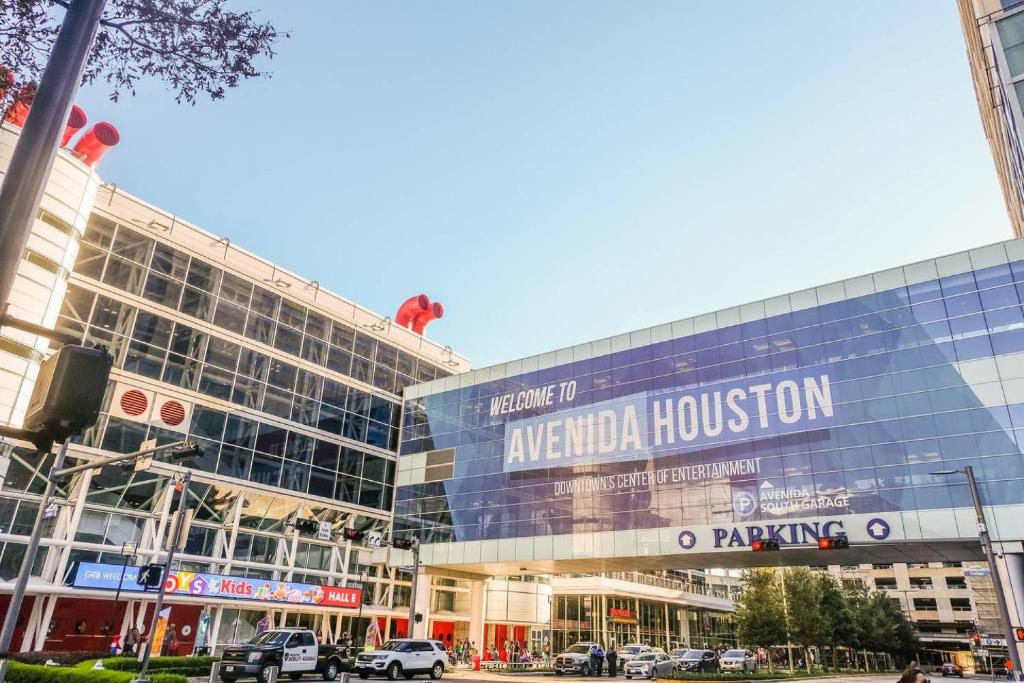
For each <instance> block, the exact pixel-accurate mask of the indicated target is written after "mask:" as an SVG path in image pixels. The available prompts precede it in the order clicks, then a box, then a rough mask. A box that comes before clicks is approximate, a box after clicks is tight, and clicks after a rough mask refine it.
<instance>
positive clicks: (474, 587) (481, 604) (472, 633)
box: [469, 581, 487, 648]
mask: <svg viewBox="0 0 1024 683" xmlns="http://www.w3.org/2000/svg"><path fill="white" fill-rule="evenodd" d="M486 620H487V582H486V581H472V582H470V584H469V641H470V642H471V643H476V646H477V648H483V643H484V623H486Z"/></svg>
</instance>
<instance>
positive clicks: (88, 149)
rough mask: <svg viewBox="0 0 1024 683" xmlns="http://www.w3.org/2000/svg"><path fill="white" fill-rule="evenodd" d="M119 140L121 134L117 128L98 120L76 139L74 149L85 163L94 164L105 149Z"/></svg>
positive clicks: (101, 156) (100, 157) (105, 151)
mask: <svg viewBox="0 0 1024 683" xmlns="http://www.w3.org/2000/svg"><path fill="white" fill-rule="evenodd" d="M120 141H121V135H120V134H119V133H118V132H117V128H114V127H113V126H112V125H110V124H109V123H107V122H106V121H100V122H99V123H97V124H96V125H95V126H93V127H92V128H90V129H89V131H88V132H87V133H86V134H85V135H83V136H82V137H81V138H80V139H79V140H78V144H76V145H75V151H76V152H78V153H79V154H81V155H82V157H83V159H84V161H85V163H87V164H88V165H90V166H95V165H96V164H98V163H99V161H100V159H102V158H103V155H104V154H106V153H107V150H108V149H110V148H111V147H113V146H114V145H116V144H117V143H118V142H120Z"/></svg>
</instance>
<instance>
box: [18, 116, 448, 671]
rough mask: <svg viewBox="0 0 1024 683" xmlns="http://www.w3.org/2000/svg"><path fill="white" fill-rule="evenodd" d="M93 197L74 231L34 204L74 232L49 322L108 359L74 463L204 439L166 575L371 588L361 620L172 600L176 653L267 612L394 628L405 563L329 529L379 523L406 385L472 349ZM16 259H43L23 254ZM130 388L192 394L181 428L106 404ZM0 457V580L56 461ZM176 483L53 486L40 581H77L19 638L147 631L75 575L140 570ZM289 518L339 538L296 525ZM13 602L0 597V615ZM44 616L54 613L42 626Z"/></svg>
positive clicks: (155, 554) (140, 603)
mask: <svg viewBox="0 0 1024 683" xmlns="http://www.w3.org/2000/svg"><path fill="white" fill-rule="evenodd" d="M6 132H7V131H6V129H5V131H4V133H5V134H6ZM74 163H79V162H77V161H75V162H74ZM99 192H100V196H101V198H100V199H99V200H98V201H96V202H94V203H91V205H92V207H93V210H92V212H91V213H90V212H89V210H88V208H85V209H84V214H83V216H82V219H81V220H80V221H79V222H77V223H76V224H74V225H73V224H72V223H70V222H68V221H65V220H63V219H60V218H58V217H56V216H54V215H52V214H50V213H49V212H47V211H43V212H41V213H40V220H39V221H38V222H37V223H38V224H39V225H37V227H36V229H37V230H51V228H55V229H56V230H57V231H58V232H59V234H61V235H64V236H67V237H68V238H69V239H70V242H71V245H72V248H70V249H69V254H68V256H67V258H65V259H64V260H63V263H64V264H65V265H71V264H73V267H72V268H70V269H67V268H64V267H63V266H61V265H60V264H57V263H56V262H54V263H52V264H51V263H50V262H46V264H45V265H46V266H47V267H46V268H45V270H46V271H47V272H50V273H53V272H56V273H57V274H58V275H60V276H61V282H60V284H59V286H54V288H53V290H52V294H53V298H54V301H53V302H52V303H51V304H49V307H50V309H52V316H51V319H50V320H49V321H47V324H48V325H52V324H54V321H53V318H56V321H55V323H56V324H55V326H56V328H57V329H58V330H60V331H62V332H64V333H67V334H69V335H72V336H75V337H77V338H79V339H81V340H82V342H83V343H84V344H87V345H92V344H100V345H103V346H105V347H106V348H108V349H109V350H110V352H111V354H112V355H113V356H114V367H113V370H112V372H111V379H110V384H109V386H108V392H107V396H106V398H105V401H104V405H103V408H102V411H101V416H100V419H99V420H98V422H97V424H96V425H95V426H94V427H93V428H91V429H89V430H88V431H87V432H86V433H85V434H83V435H82V436H81V437H79V438H78V439H76V443H75V444H73V445H72V446H71V449H70V455H71V457H72V458H73V459H74V458H89V457H97V456H103V455H106V454H110V453H126V452H132V451H135V450H138V449H139V448H140V446H141V445H142V443H143V442H144V441H146V440H149V439H155V440H156V441H157V443H159V444H164V443H170V442H175V441H180V440H183V439H188V440H193V441H196V442H198V444H199V445H200V446H201V447H202V455H201V456H200V457H199V458H197V459H194V460H192V461H190V462H188V463H187V464H186V465H185V466H187V467H188V468H189V469H191V470H192V471H193V478H192V483H191V486H190V487H189V490H188V497H187V501H186V506H187V507H189V508H191V509H192V510H193V517H192V523H191V526H190V530H189V533H188V535H187V540H186V541H185V544H184V547H182V548H181V549H180V551H179V554H178V555H176V558H175V563H174V566H173V567H172V568H171V570H172V571H175V572H179V573H180V572H186V573H187V572H199V573H206V574H217V575H224V576H229V577H232V578H235V579H238V580H258V581H265V582H266V585H268V586H270V585H273V586H281V585H284V584H285V582H287V583H290V584H295V585H299V584H306V585H309V586H314V587H320V588H321V589H322V590H326V589H328V588H334V587H336V588H338V589H339V590H343V591H344V590H347V591H349V593H347V594H346V595H351V591H352V590H353V589H357V590H361V591H362V595H363V603H364V610H363V611H364V614H363V616H362V621H361V622H359V621H357V618H356V614H357V612H356V611H355V607H354V606H353V604H351V603H346V604H344V605H343V608H341V607H339V606H338V605H335V607H334V608H333V609H329V608H327V607H326V606H324V605H320V606H318V605H312V604H310V605H291V604H287V603H281V601H278V602H279V603H281V604H276V605H275V604H267V605H259V604H251V601H250V603H246V602H245V601H238V600H235V601H231V600H228V601H226V602H225V601H224V600H223V599H218V598H215V597H213V596H210V597H208V598H207V599H205V601H204V600H203V599H200V600H199V601H198V602H197V601H196V600H195V599H191V601H189V600H185V601H184V602H185V603H188V604H183V601H182V599H181V596H175V595H169V596H168V600H169V604H170V605H171V607H172V608H173V610H174V612H173V613H174V615H175V616H174V620H176V621H177V622H178V623H179V626H182V625H188V626H189V629H190V631H191V635H190V636H189V637H188V638H184V637H183V638H182V641H183V643H184V644H183V648H191V647H193V646H199V645H203V646H205V647H213V648H218V647H221V646H223V645H224V644H226V643H230V642H239V641H241V640H244V639H246V638H248V637H250V636H251V635H253V633H254V629H255V628H256V625H257V623H258V622H260V620H263V619H265V618H266V617H267V616H268V615H272V616H273V617H274V619H275V621H276V622H278V625H288V626H295V625H304V626H309V627H311V628H314V629H315V630H316V631H317V632H318V633H319V635H320V637H321V638H322V639H324V640H325V641H334V640H335V639H337V638H338V637H339V636H340V634H341V633H342V632H353V633H354V632H361V631H362V630H365V628H366V626H367V624H368V623H369V622H370V620H371V619H376V620H378V623H379V626H380V628H381V630H382V631H383V632H385V633H388V634H404V633H405V632H406V630H407V628H408V625H407V623H406V622H407V619H406V617H407V615H408V608H409V598H410V580H411V577H410V575H409V573H408V572H405V571H403V570H401V569H399V568H389V567H384V566H381V565H370V564H367V562H368V558H367V557H366V556H365V555H364V554H362V553H360V552H358V549H356V548H353V547H352V544H351V543H350V542H347V541H345V540H344V539H343V538H342V536H341V530H342V529H343V528H345V527H350V526H351V527H356V528H363V529H372V530H376V531H380V532H382V533H384V534H387V533H388V530H389V526H390V520H391V509H392V506H393V490H394V477H395V460H396V456H397V449H398V437H399V426H400V421H401V394H402V391H403V389H404V388H405V387H407V386H409V385H411V384H413V383H415V382H420V381H429V380H432V379H435V378H438V377H445V376H447V375H449V374H450V373H451V372H452V371H453V370H454V369H456V368H457V367H458V366H460V365H462V364H463V363H465V361H464V359H462V358H460V357H458V356H455V355H454V354H453V353H452V352H451V350H450V349H445V347H443V346H441V345H438V344H436V343H434V342H431V341H429V340H426V339H424V338H423V337H421V336H420V335H414V334H413V333H412V332H409V331H407V330H397V329H391V328H389V327H388V324H387V321H386V319H384V318H381V317H380V316H377V315H375V314H372V313H370V312H368V311H365V310H364V309H360V308H358V307H356V306H355V305H354V304H351V303H350V302H346V301H344V300H343V299H340V297H337V296H336V295H334V294H331V293H330V292H327V291H325V290H320V289H319V286H318V285H317V286H316V287H313V286H312V285H309V286H303V285H305V284H306V281H297V280H296V278H295V276H292V275H290V274H288V273H286V272H284V271H281V270H279V269H277V267H276V266H274V265H273V264H270V263H267V262H266V261H263V260H261V259H258V258H256V257H254V256H252V255H249V254H247V253H245V252H242V251H241V250H239V249H238V248H237V247H234V246H231V245H229V244H227V243H225V241H224V240H220V241H218V240H217V239H216V238H214V237H213V236H211V235H209V234H208V233H204V232H202V231H201V230H199V229H197V228H194V227H192V226H190V225H188V224H185V223H182V222H180V221H179V220H176V219H171V218H170V217H168V216H167V215H166V214H163V213H162V212H160V211H158V210H155V209H153V208H152V207H149V206H147V205H145V204H144V203H142V202H141V201H139V200H137V199H135V198H134V197H131V196H130V195H126V194H125V193H124V192H123V191H118V190H116V188H112V187H110V186H106V187H104V188H102V189H101V190H100V191H99ZM90 201H91V200H90ZM85 204H86V206H88V205H89V203H85ZM168 224H170V225H173V226H174V227H173V229H171V228H168V227H167V225H168ZM76 252H77V257H76ZM33 254H35V255H33ZM25 263H26V264H27V265H23V266H22V267H23V268H27V267H32V268H43V265H40V264H41V263H43V262H42V261H41V257H40V256H39V255H38V254H36V252H34V251H33V252H30V253H28V254H27V255H26V259H25ZM271 275H272V276H271ZM268 276H271V277H268ZM296 281H297V282H299V283H300V284H299V285H296V284H294V283H295V282H296ZM47 293H49V292H47ZM43 350H45V345H40V347H39V349H38V350H37V349H35V348H32V347H30V346H28V345H27V344H25V342H24V341H22V340H21V339H19V338H17V337H15V338H7V337H5V338H4V339H3V340H0V353H3V354H7V355H10V354H16V355H18V356H19V357H20V358H25V359H28V360H30V361H35V362H38V361H39V360H41V359H42V357H43V355H44V354H43V353H42V351H43ZM5 358H6V356H5ZM10 384H11V382H10V381H8V382H6V384H5V385H4V391H5V392H7V387H8V385H10ZM124 387H129V388H136V389H141V390H142V391H143V392H150V393H153V392H156V395H158V396H162V397H167V398H169V399H173V400H175V401H177V402H178V406H179V407H180V406H186V405H187V406H188V409H187V410H185V411H184V415H185V418H184V421H183V422H181V423H180V424H177V426H176V427H175V428H171V427H170V426H169V425H167V424H162V418H161V419H160V420H158V419H143V418H142V417H140V416H134V417H133V416H132V415H129V414H126V413H125V411H124V410H123V409H121V408H120V406H123V403H121V402H120V401H118V400H117V396H118V392H119V391H123V388H124ZM5 398H6V394H5ZM8 402H9V403H10V404H14V403H16V402H15V401H14V400H9V401H8ZM155 412H156V409H155V408H154V413H155ZM161 459H162V458H159V457H158V460H161ZM0 460H6V461H7V467H6V470H5V471H4V472H3V473H2V474H0V519H2V520H6V521H4V522H2V523H0V532H2V533H3V534H5V537H4V539H3V541H0V580H10V579H12V578H13V577H14V576H15V575H16V573H17V572H18V569H19V567H20V564H21V560H22V558H23V556H24V551H25V542H24V538H21V537H26V536H27V535H28V533H29V532H30V531H31V528H32V524H33V522H34V517H35V513H36V510H37V509H38V506H39V495H40V494H41V493H42V491H43V486H44V484H45V480H44V478H43V473H45V472H46V471H48V468H49V466H50V465H51V464H52V461H53V456H52V455H50V456H46V457H42V458H40V457H38V456H37V455H36V454H34V453H33V452H32V449H30V448H21V447H18V446H13V445H11V444H4V449H3V451H2V452H0ZM174 466H181V465H180V463H175V464H174ZM179 495H180V494H179V493H178V492H176V490H175V488H174V482H173V481H172V480H171V479H170V478H169V477H168V476H167V473H166V472H162V471H161V470H160V469H159V468H157V471H141V472H135V471H132V470H131V469H130V468H129V469H128V470H127V471H125V470H123V469H121V468H118V467H108V468H104V469H102V470H92V471H87V472H84V473H81V474H79V475H76V476H75V477H73V478H72V479H71V480H70V481H68V482H64V483H62V485H61V487H60V489H59V491H58V494H57V498H58V500H60V501H64V500H70V501H73V503H72V504H71V505H65V506H62V507H61V511H60V513H59V514H58V517H57V518H55V519H54V520H52V521H49V522H47V526H46V527H45V529H44V532H43V533H44V539H50V538H53V539H57V540H58V541H61V542H64V541H66V542H67V543H66V545H63V546H60V547H50V545H49V544H48V543H47V542H46V541H44V548H43V549H42V550H41V552H40V553H39V555H38V559H37V561H36V564H35V567H34V575H35V576H36V577H37V578H36V579H35V581H36V582H37V583H36V584H35V585H48V584H52V585H55V586H74V588H75V589H80V590H76V592H75V593H71V594H68V593H66V592H62V591H53V590H47V591H44V592H42V593H41V594H40V598H39V599H37V600H35V601H34V602H32V601H30V602H29V603H28V604H27V605H26V606H25V608H24V609H23V611H22V617H21V621H20V625H19V631H18V632H17V635H16V638H15V647H22V648H26V647H29V648H35V649H40V648H42V647H44V646H45V647H47V648H49V649H71V650H78V649H90V650H95V649H97V648H99V649H103V648H106V647H107V646H108V644H109V642H110V636H111V634H112V633H113V632H116V631H118V630H119V629H120V631H121V632H122V633H124V632H125V631H126V629H127V628H128V626H129V625H136V626H140V627H145V625H146V624H148V621H147V619H146V618H145V616H144V615H145V612H146V610H147V609H148V607H147V605H148V604H149V600H148V596H146V597H145V598H141V597H140V596H139V595H134V594H127V593H126V594H125V595H124V596H123V598H122V600H121V602H120V604H119V605H117V606H116V608H115V609H113V610H112V609H111V605H110V601H109V595H110V594H109V591H108V592H107V593H104V592H102V590H103V589H105V588H107V587H106V586H104V585H101V584H96V582H95V581H91V580H85V579H83V578H82V576H80V572H79V568H80V567H82V566H96V565H99V566H101V567H106V568H107V570H111V569H113V570H116V569H117V568H119V567H121V566H122V564H123V562H124V557H123V556H122V555H121V548H122V546H123V545H124V544H126V543H127V544H134V545H135V547H136V548H137V552H138V555H137V557H136V558H134V559H133V560H132V564H138V563H142V562H144V561H147V560H149V558H152V561H156V560H158V559H159V557H160V556H161V555H162V553H163V551H162V550H161V548H162V546H163V542H162V540H161V539H160V535H161V534H162V533H163V534H165V533H166V530H167V529H168V528H169V526H168V525H169V524H170V521H169V520H170V514H171V511H173V510H174V509H175V508H176V506H177V498H178V497H179ZM299 518H303V519H311V520H315V521H317V522H321V523H326V524H329V525H330V528H331V531H330V533H328V534H326V535H324V534H319V535H318V534H316V533H309V532H308V531H305V532H302V531H299V530H298V529H297V528H296V525H295V521H296V520H297V519H299ZM261 585H262V584H261ZM98 591H99V592H98ZM200 603H202V604H200ZM6 604H7V602H6V597H5V596H0V611H3V610H4V609H6V607H5V606H6ZM47 614H49V615H52V616H49V617H48V616H46V615H47ZM44 619H45V620H46V621H47V622H48V621H50V620H51V619H52V621H53V623H54V624H56V626H55V627H53V628H52V629H50V630H46V629H45V628H42V627H40V624H43V623H44V622H43V620H44ZM33 624H34V625H35V626H33ZM32 631H35V632H34V633H33V632H32ZM188 651H191V650H188ZM184 653H185V652H184V651H183V652H182V654H184Z"/></svg>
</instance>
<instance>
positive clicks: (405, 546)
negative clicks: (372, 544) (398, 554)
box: [391, 538, 416, 550]
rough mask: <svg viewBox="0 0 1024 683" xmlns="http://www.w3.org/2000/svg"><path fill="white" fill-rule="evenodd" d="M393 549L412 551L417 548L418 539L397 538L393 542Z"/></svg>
mask: <svg viewBox="0 0 1024 683" xmlns="http://www.w3.org/2000/svg"><path fill="white" fill-rule="evenodd" d="M391 547H392V548H398V549H399V550H412V549H413V548H414V547H416V539H413V538H396V539H393V540H392V541H391Z"/></svg>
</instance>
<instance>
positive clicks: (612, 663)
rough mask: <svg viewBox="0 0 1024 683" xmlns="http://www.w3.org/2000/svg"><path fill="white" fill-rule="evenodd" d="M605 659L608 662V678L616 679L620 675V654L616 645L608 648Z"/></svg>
mask: <svg viewBox="0 0 1024 683" xmlns="http://www.w3.org/2000/svg"><path fill="white" fill-rule="evenodd" d="M605 659H607V660H608V678H615V677H616V676H618V675H619V653H618V652H617V651H616V649H615V643H612V645H611V647H609V648H608V652H607V653H606V654H605Z"/></svg>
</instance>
